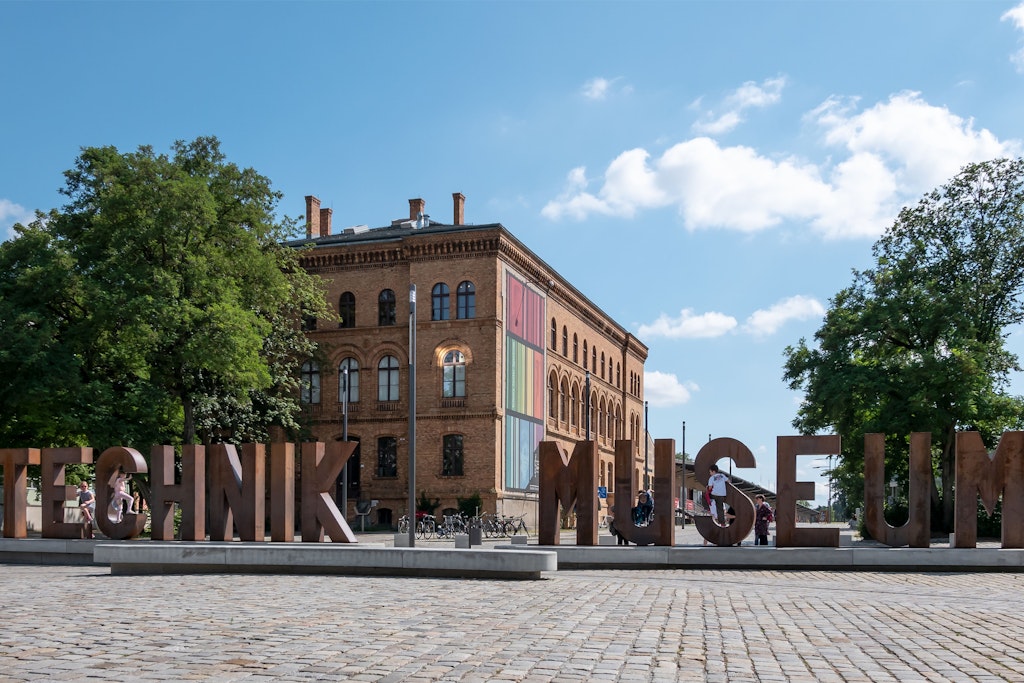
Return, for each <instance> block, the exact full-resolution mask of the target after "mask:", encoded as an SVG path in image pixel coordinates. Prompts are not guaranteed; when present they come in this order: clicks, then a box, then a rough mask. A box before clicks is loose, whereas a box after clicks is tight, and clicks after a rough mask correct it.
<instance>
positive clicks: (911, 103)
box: [808, 92, 1021, 194]
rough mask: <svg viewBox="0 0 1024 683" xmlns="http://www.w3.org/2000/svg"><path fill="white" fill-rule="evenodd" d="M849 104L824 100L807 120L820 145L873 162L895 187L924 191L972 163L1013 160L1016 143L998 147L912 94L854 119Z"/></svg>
mask: <svg viewBox="0 0 1024 683" xmlns="http://www.w3.org/2000/svg"><path fill="white" fill-rule="evenodd" d="M854 105H855V102H854V101H851V100H847V101H842V100H840V99H838V98H830V99H828V100H826V101H825V102H824V103H822V104H821V105H820V106H819V107H817V108H816V109H815V110H814V111H812V112H811V113H810V114H809V115H808V119H809V120H810V121H813V122H815V123H817V124H819V125H820V126H821V127H822V128H823V129H824V130H825V141H826V143H828V144H830V145H835V146H840V147H843V148H845V149H846V150H847V151H848V152H850V154H851V155H857V154H870V155H873V156H875V157H878V158H879V159H880V160H881V161H882V162H883V163H884V164H886V166H887V167H889V168H890V169H891V170H892V172H893V173H894V174H895V176H896V179H897V181H898V182H899V185H901V186H905V187H912V188H915V192H914V194H920V193H921V192H924V191H927V190H930V189H932V188H934V187H936V186H938V185H941V184H942V183H944V182H945V181H947V180H949V179H950V178H952V177H953V176H954V175H956V174H957V172H958V171H959V170H960V168H961V167H962V166H963V165H964V164H966V163H969V162H972V161H984V160H986V159H993V158H995V157H999V156H1015V155H1016V154H1017V153H1018V152H1019V150H1020V148H1021V147H1020V143H1019V141H1011V142H1000V141H999V140H997V139H996V137H995V135H993V134H992V133H991V132H990V131H988V130H985V129H982V130H975V129H974V121H973V119H964V118H961V117H959V116H957V115H956V114H954V113H952V112H951V111H949V110H948V109H946V108H945V107H936V106H934V105H931V104H928V103H927V102H925V101H924V100H923V99H922V98H921V94H920V93H917V92H902V93H897V94H895V95H892V96H890V97H889V100H888V101H887V102H879V103H877V104H875V105H874V106H873V107H871V108H870V109H866V110H864V111H863V112H861V113H859V114H855V113H852V109H853V106H854Z"/></svg>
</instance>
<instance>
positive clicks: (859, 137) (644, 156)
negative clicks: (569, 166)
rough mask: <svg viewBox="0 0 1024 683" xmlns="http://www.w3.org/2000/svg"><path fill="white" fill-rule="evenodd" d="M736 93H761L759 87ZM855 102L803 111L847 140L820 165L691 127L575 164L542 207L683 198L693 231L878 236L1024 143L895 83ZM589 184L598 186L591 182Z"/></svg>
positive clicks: (679, 202) (568, 212)
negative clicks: (601, 162) (795, 226)
mask: <svg viewBox="0 0 1024 683" xmlns="http://www.w3.org/2000/svg"><path fill="white" fill-rule="evenodd" d="M736 97H737V98H741V97H746V98H747V100H749V101H758V99H757V96H756V93H748V94H746V95H744V96H741V95H739V94H737V95H736ZM765 97H767V95H766V96H765ZM857 105H858V102H857V100H855V99H845V100H843V99H840V98H829V99H828V100H826V101H825V102H823V103H822V104H821V105H820V106H818V107H816V108H815V109H814V110H812V111H811V112H810V113H808V114H807V115H806V116H805V117H804V120H805V123H807V124H808V125H814V126H817V127H818V128H819V129H820V130H821V132H822V138H821V139H822V143H823V144H824V145H825V147H831V148H838V149H839V150H840V152H839V153H838V154H836V153H834V152H833V151H832V150H828V149H823V153H826V152H827V153H828V154H829V155H830V156H829V157H828V160H827V161H826V162H823V163H821V164H815V163H811V162H810V161H807V160H804V159H800V158H797V157H794V156H788V157H787V156H777V157H768V156H765V155H763V154H761V153H760V152H758V151H757V150H756V149H754V148H751V147H745V146H739V145H737V146H731V147H722V146H720V145H719V143H718V142H716V141H715V140H712V139H711V138H708V137H695V138H691V139H689V140H685V141H683V142H680V143H677V144H675V145H673V146H671V147H669V148H668V149H666V150H665V152H664V153H662V155H661V156H660V157H656V158H655V157H652V155H651V153H650V152H649V151H647V150H645V149H641V148H637V149H631V150H627V151H625V152H623V153H621V154H620V155H619V156H618V157H616V158H615V159H614V160H613V161H612V162H611V163H610V164H609V165H608V168H607V170H606V171H605V173H604V175H603V178H601V179H600V180H596V181H591V180H588V179H587V178H586V176H585V173H583V172H582V169H575V170H574V171H573V172H572V173H570V177H569V182H568V183H567V185H566V189H565V190H564V191H563V193H562V194H561V195H559V196H558V197H557V198H556V199H553V200H551V201H549V202H548V203H547V205H545V207H544V208H543V210H542V214H543V215H544V216H545V217H547V218H549V219H552V220H558V219H560V218H562V217H569V218H574V219H577V220H582V219H585V218H586V217H587V216H588V215H591V214H601V215H607V216H618V217H622V218H632V217H633V216H635V215H636V214H637V213H638V212H640V211H643V210H650V209H658V208H662V207H666V206H675V207H676V208H677V209H678V211H679V214H680V215H681V216H682V218H683V221H684V224H685V225H686V227H687V228H688V229H690V230H696V229H729V230H738V231H742V232H755V231H761V230H766V229H769V228H772V227H774V226H776V225H779V224H781V223H783V222H786V221H799V222H806V223H807V224H809V225H810V226H811V228H812V229H813V230H814V231H815V232H817V233H818V234H819V235H821V236H822V237H824V238H829V239H835V238H850V237H865V238H871V237H877V236H878V235H880V234H881V233H882V232H883V231H884V230H885V228H886V227H888V226H889V225H890V224H891V223H892V220H893V219H894V218H895V216H896V214H897V212H898V211H899V208H900V207H901V206H903V205H905V204H908V203H912V202H914V201H916V200H917V198H918V197H920V195H921V194H923V193H924V192H927V191H928V190H931V189H933V188H934V187H937V186H939V185H941V184H942V183H944V182H946V181H947V180H949V179H950V178H952V177H953V176H954V175H956V173H957V172H958V171H959V169H960V168H961V167H962V166H963V165H964V164H967V163H970V162H973V161H983V160H986V159H992V158H995V157H1001V156H1011V157H1012V156H1018V155H1019V154H1020V151H1021V143H1020V141H1017V140H1009V141H1000V140H998V139H997V138H996V137H995V135H993V134H992V133H991V132H990V131H988V130H985V129H981V130H976V129H975V126H974V121H973V120H971V119H964V118H961V117H959V116H957V115H955V114H953V113H952V112H950V111H949V110H948V109H946V108H945V107H937V106H934V105H931V104H928V103H927V102H925V101H924V100H923V99H922V98H921V96H920V94H919V93H913V92H906V93H899V94H896V95H893V96H891V97H890V98H889V99H888V100H887V101H885V102H879V103H877V104H875V105H874V106H872V107H870V108H868V109H865V110H863V111H858V110H857ZM592 184H593V185H599V187H598V188H597V189H596V190H592V189H591V185H592Z"/></svg>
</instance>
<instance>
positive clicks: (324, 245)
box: [290, 193, 647, 527]
mask: <svg viewBox="0 0 1024 683" xmlns="http://www.w3.org/2000/svg"><path fill="white" fill-rule="evenodd" d="M453 199H454V216H453V220H452V222H451V223H449V224H444V223H439V222H437V221H434V220H431V219H430V218H429V217H428V216H426V215H425V214H424V210H425V203H424V201H423V200H422V199H411V200H409V216H408V218H403V219H400V220H396V221H393V222H392V223H391V225H390V226H386V227H381V228H374V229H369V228H367V227H366V226H357V227H353V228H345V229H344V230H341V231H339V232H337V233H333V232H332V229H331V218H332V216H331V210H330V209H321V208H320V201H319V200H318V199H317V198H316V197H312V196H310V197H307V198H306V217H307V219H306V227H307V235H306V238H305V239H301V240H295V241H293V242H291V243H290V244H291V246H294V247H296V248H299V247H306V248H308V251H307V252H305V253H304V254H303V256H302V258H301V263H302V265H303V267H304V268H306V269H307V270H308V271H310V272H311V273H315V274H317V275H319V276H321V277H322V278H323V279H324V280H325V281H326V283H327V288H328V291H327V300H328V302H329V303H331V304H332V305H333V306H334V307H335V309H336V311H337V312H338V314H339V316H340V318H341V321H340V322H338V321H324V320H308V321H307V322H306V327H307V329H308V330H309V332H308V333H309V334H310V335H311V336H312V337H313V338H314V339H315V340H316V341H317V343H318V344H319V346H320V349H321V356H320V357H318V358H317V359H316V360H312V361H310V362H309V363H307V364H306V365H304V366H303V371H302V389H301V392H302V395H301V399H302V403H303V406H304V410H305V416H306V418H307V419H308V423H309V425H310V429H311V431H312V435H313V437H314V438H316V439H318V440H321V441H331V440H335V439H341V438H342V436H343V432H344V430H345V420H344V413H345V409H346V405H347V417H348V420H347V433H348V438H349V440H354V441H358V442H359V444H360V446H359V450H357V456H356V457H355V458H354V459H353V461H352V462H351V463H350V469H349V492H348V494H349V495H348V498H349V509H348V510H347V511H346V514H347V515H348V516H349V517H350V518H351V516H352V514H353V513H354V506H355V503H356V501H357V500H370V499H373V500H377V501H378V505H377V507H376V508H375V509H374V510H373V511H372V512H371V517H370V519H369V521H370V522H373V523H378V524H391V525H394V524H396V523H397V521H398V518H399V517H400V516H401V515H402V514H405V513H406V512H407V511H408V488H407V486H408V484H407V481H408V462H409V448H408V446H409V444H408V436H409V420H408V417H409V402H410V401H409V399H410V396H409V393H410V392H409V389H410V385H409V370H410V368H409V364H410V363H409V361H410V355H409V343H410V336H411V335H410V330H409V318H410V315H409V313H410V309H411V303H410V296H409V294H410V285H415V286H416V300H417V301H416V313H417V315H416V354H415V359H416V444H415V455H416V492H417V494H419V492H425V493H426V495H427V497H428V498H430V499H431V500H433V499H435V498H437V499H440V501H441V507H440V509H439V510H438V512H441V511H442V510H446V509H452V508H456V507H457V499H458V498H468V497H471V496H472V495H473V494H479V495H480V497H481V498H482V500H483V505H484V510H485V511H490V512H499V513H502V514H509V515H513V514H524V513H525V514H526V515H527V522H528V523H529V524H530V525H531V527H534V526H535V523H536V522H535V517H536V510H537V495H536V481H537V480H536V467H537V463H536V456H537V443H538V442H539V441H540V440H542V439H549V440H559V441H562V442H564V443H565V445H566V447H567V448H568V449H569V450H570V451H571V449H572V446H573V444H574V443H575V441H577V440H580V439H584V438H586V427H587V424H588V420H587V414H586V412H587V411H586V406H587V401H586V398H585V397H586V387H587V382H588V378H587V376H588V373H589V387H590V397H591V399H590V403H589V405H590V419H589V424H590V429H591V434H592V435H593V437H594V438H595V439H596V440H597V441H598V444H599V450H600V456H601V475H600V476H601V483H602V485H605V486H607V487H608V488H609V489H611V491H610V495H612V496H613V495H614V489H613V487H614V465H613V462H614V450H613V449H614V440H615V439H618V438H632V439H633V441H634V443H635V444H636V448H637V460H636V462H637V470H638V475H639V474H641V473H642V468H643V451H642V435H643V398H642V397H643V369H644V362H645V360H646V358H647V347H646V346H645V345H644V344H643V343H641V342H640V340H638V339H637V338H636V337H634V336H633V335H632V334H630V333H629V332H628V331H626V330H625V329H624V328H623V327H622V326H621V325H619V324H618V323H616V322H615V321H614V320H612V319H611V318H609V317H608V316H607V315H606V314H605V313H604V312H602V311H601V309H600V308H598V307H597V306H596V305H594V303H593V302H591V301H590V300H589V299H587V297H585V296H584V295H583V294H582V293H580V292H579V291H578V290H577V289H576V288H575V287H573V286H572V285H571V284H570V283H569V282H567V281H565V280H564V279H563V278H562V277H561V276H560V275H559V274H558V273H557V272H556V271H555V270H553V269H552V268H551V267H550V266H548V265H547V264H546V263H545V262H544V261H543V260H541V259H540V258H539V257H538V256H537V255H536V254H534V253H533V252H532V251H530V249H529V248H527V247H526V246H525V245H524V244H522V243H521V242H520V241H519V240H517V239H516V238H515V237H514V236H513V235H512V234H511V233H510V232H509V231H508V230H507V229H505V228H504V227H503V226H502V225H501V224H498V223H491V224H485V225H467V224H466V223H465V222H464V209H465V197H463V195H462V194H459V193H455V194H454V195H453ZM346 377H347V380H346ZM346 386H347V388H348V401H347V404H346V402H345V400H344V399H345V387H346ZM639 478H640V477H639V476H638V480H639ZM340 488H341V487H340V486H339V489H340ZM339 499H340V495H339Z"/></svg>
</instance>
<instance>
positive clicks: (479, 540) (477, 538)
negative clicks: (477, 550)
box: [469, 527, 484, 545]
mask: <svg viewBox="0 0 1024 683" xmlns="http://www.w3.org/2000/svg"><path fill="white" fill-rule="evenodd" d="M483 542H484V531H483V529H481V528H480V527H470V528H469V544H470V545H483Z"/></svg>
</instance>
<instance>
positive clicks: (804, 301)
mask: <svg viewBox="0 0 1024 683" xmlns="http://www.w3.org/2000/svg"><path fill="white" fill-rule="evenodd" d="M824 315H825V307H824V306H822V305H821V303H820V302H818V300H817V299H813V298H811V297H807V296H802V295H798V296H791V297H789V298H788V299H785V300H783V301H780V302H778V303H777V304H775V305H774V306H772V307H771V308H769V309H767V310H763V309H762V310H758V311H754V312H753V313H752V314H751V315H750V317H749V318H747V322H746V324H745V325H744V326H743V329H744V331H745V332H749V333H750V334H752V335H754V336H755V337H766V336H768V335H770V334H775V333H776V332H777V331H778V330H779V328H781V327H782V326H783V325H785V324H786V323H788V322H789V321H790V320H808V319H811V318H820V317H822V316H824Z"/></svg>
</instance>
